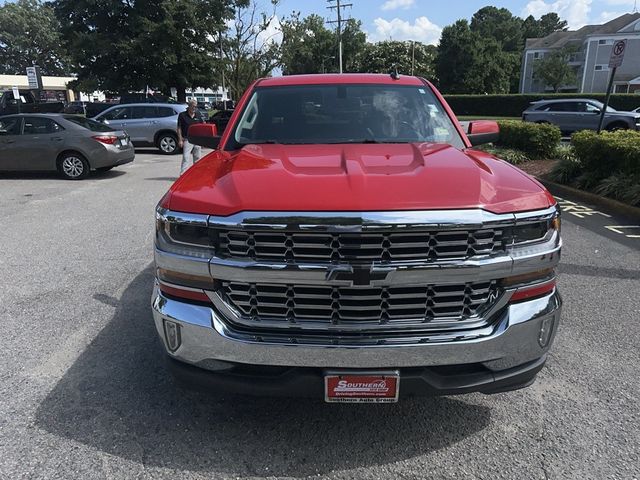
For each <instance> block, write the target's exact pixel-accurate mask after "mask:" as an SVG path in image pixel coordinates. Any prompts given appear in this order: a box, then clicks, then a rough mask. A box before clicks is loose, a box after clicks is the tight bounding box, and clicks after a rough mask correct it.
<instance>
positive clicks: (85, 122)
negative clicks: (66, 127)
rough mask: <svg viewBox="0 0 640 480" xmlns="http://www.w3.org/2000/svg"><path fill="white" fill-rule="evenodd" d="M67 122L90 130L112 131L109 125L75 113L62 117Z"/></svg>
mask: <svg viewBox="0 0 640 480" xmlns="http://www.w3.org/2000/svg"><path fill="white" fill-rule="evenodd" d="M64 119H65V120H66V121H67V122H71V123H75V124H76V125H80V126H81V127H83V128H86V129H87V130H91V131H92V132H113V128H111V127H109V126H108V125H105V124H103V123H100V122H96V121H95V120H90V119H88V118H85V117H79V116H75V115H69V116H68V117H64Z"/></svg>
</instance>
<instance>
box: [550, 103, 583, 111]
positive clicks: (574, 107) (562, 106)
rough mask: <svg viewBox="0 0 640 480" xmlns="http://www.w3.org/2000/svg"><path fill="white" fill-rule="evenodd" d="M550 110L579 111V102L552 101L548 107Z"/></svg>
mask: <svg viewBox="0 0 640 480" xmlns="http://www.w3.org/2000/svg"><path fill="white" fill-rule="evenodd" d="M547 111H548V112H577V111H578V104H577V103H571V102H559V103H551V104H549V107H548V108H547Z"/></svg>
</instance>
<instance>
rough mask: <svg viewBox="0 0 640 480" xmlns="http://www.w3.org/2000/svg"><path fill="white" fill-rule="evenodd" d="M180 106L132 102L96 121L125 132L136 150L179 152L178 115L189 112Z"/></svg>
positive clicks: (102, 114)
mask: <svg viewBox="0 0 640 480" xmlns="http://www.w3.org/2000/svg"><path fill="white" fill-rule="evenodd" d="M186 108H187V107H186V105H182V104H179V103H132V104H127V105H115V106H113V107H111V108H107V109H106V110H105V111H103V112H101V113H99V114H98V115H96V116H95V117H94V118H93V119H94V120H97V121H99V122H102V123H104V124H106V125H110V126H111V127H113V128H116V129H119V130H124V131H126V132H127V133H128V134H129V135H130V136H131V141H132V142H133V144H134V145H135V146H136V147H154V146H155V147H156V148H158V150H160V152H161V153H164V154H166V155H171V154H173V153H177V152H178V150H179V148H178V136H177V134H176V128H177V126H178V115H179V114H180V112H183V111H184V110H185V109H186Z"/></svg>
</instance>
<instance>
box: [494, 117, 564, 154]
mask: <svg viewBox="0 0 640 480" xmlns="http://www.w3.org/2000/svg"><path fill="white" fill-rule="evenodd" d="M498 124H499V125H500V138H499V140H498V145H500V146H504V147H508V148H515V149H518V150H522V151H523V152H525V153H526V154H527V155H529V156H530V157H531V158H534V159H535V158H552V157H553V154H554V152H555V151H556V149H557V147H558V143H560V137H561V134H560V129H559V128H558V127H556V126H555V125H549V124H544V123H542V124H538V123H527V122H521V121H520V120H503V121H500V122H498Z"/></svg>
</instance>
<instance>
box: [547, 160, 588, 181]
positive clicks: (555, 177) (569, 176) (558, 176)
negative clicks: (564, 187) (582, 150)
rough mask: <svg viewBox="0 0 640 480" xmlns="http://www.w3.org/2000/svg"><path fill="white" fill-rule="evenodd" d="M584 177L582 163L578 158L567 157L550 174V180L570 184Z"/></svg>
mask: <svg viewBox="0 0 640 480" xmlns="http://www.w3.org/2000/svg"><path fill="white" fill-rule="evenodd" d="M580 175H582V163H580V160H578V159H577V158H571V157H569V156H566V157H564V158H561V159H560V161H559V162H558V163H557V164H556V166H555V167H553V170H551V172H549V180H552V181H554V182H558V183H566V184H570V183H573V182H574V181H575V179H576V178H578V177H579V176H580Z"/></svg>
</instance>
